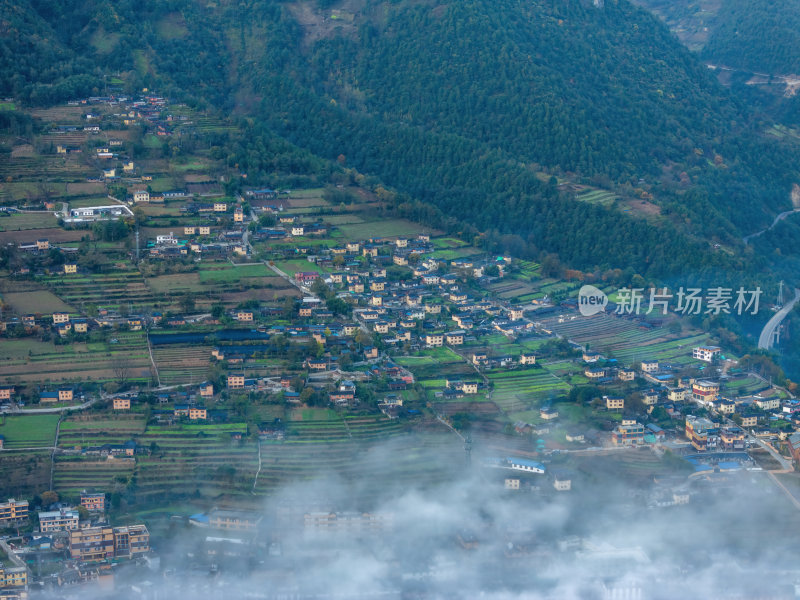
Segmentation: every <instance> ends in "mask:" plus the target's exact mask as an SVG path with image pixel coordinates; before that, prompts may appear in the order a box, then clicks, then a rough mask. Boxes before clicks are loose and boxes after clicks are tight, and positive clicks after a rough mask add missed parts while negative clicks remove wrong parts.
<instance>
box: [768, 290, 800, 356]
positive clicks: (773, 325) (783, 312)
mask: <svg viewBox="0 0 800 600" xmlns="http://www.w3.org/2000/svg"><path fill="white" fill-rule="evenodd" d="M798 300H800V289H799V288H795V289H794V298H792V299H791V300H790V301H789V302H788V303H787V304H786V305H784V307H783V308H782V309H780V310H779V311H778V312H776V313H775V314H774V315H773V316H772V318H771V319H770V320H769V321H767V324H766V325H764V329H762V330H761V335H760V336H758V347H759V348H760V349H762V350H769V349H770V348H772V342H773V340H774V339H775V331H777V329H778V327H780V325H781V323H782V322H783V320H784V319H785V318H786V317H787V316H788V315H789V313H790V312H791V311H792V308H794V305H795V304H796V303H797V301H798Z"/></svg>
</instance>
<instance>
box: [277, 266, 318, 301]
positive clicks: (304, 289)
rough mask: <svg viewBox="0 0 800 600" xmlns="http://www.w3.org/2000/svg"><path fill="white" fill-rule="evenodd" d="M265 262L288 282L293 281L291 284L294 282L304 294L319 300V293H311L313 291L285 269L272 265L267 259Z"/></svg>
mask: <svg viewBox="0 0 800 600" xmlns="http://www.w3.org/2000/svg"><path fill="white" fill-rule="evenodd" d="M264 264H265V265H267V267H269V268H270V269H272V271H273V272H274V273H275V274H277V275H280V276H281V277H283V278H284V279H285V280H286V281H288V282H289V283H291V284H292V285H293V286H294V287H296V288H297V289H298V290H300V291H301V292H303V296H308V297H309V298H316V299H317V300H319V298H317V295H316V294H312V293H311V292H310V291H309V290H308V288H306V287H304V286H302V285H300V283H299V282H298V281H297V280H296V279H295V278H294V277H290V276H289V275H288V274H286V273H284V272H283V271H281V270H280V269H279V268H278V267H276V266H275V265H271V264H269V262H267V261H264Z"/></svg>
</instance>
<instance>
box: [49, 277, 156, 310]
mask: <svg viewBox="0 0 800 600" xmlns="http://www.w3.org/2000/svg"><path fill="white" fill-rule="evenodd" d="M44 281H45V283H47V285H49V286H50V287H51V288H52V290H53V291H54V292H55V293H56V294H57V295H59V296H60V297H61V298H62V299H63V300H64V301H65V302H67V303H68V304H72V305H73V306H83V305H86V304H94V305H96V306H97V307H100V308H110V309H118V308H119V307H120V305H121V304H124V305H125V308H128V307H130V308H131V309H132V311H133V312H136V311H140V310H142V309H146V308H151V307H153V306H155V305H156V299H155V297H154V296H153V292H152V291H151V290H150V288H149V287H147V285H146V284H145V281H144V278H143V277H142V275H141V273H139V271H137V270H129V271H115V272H114V273H104V274H100V275H91V276H86V277H81V276H54V277H48V278H45V280H44Z"/></svg>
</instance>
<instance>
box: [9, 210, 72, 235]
mask: <svg viewBox="0 0 800 600" xmlns="http://www.w3.org/2000/svg"><path fill="white" fill-rule="evenodd" d="M49 227H58V219H56V217H55V215H53V213H51V212H46V213H45V212H42V213H38V212H37V213H11V214H10V215H9V216H7V217H2V218H0V231H18V230H27V229H47V228H49ZM31 241H35V238H34V239H33V240H31Z"/></svg>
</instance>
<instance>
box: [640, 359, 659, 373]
mask: <svg viewBox="0 0 800 600" xmlns="http://www.w3.org/2000/svg"><path fill="white" fill-rule="evenodd" d="M657 371H658V361H657V360H643V361H642V373H655V372H657Z"/></svg>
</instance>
